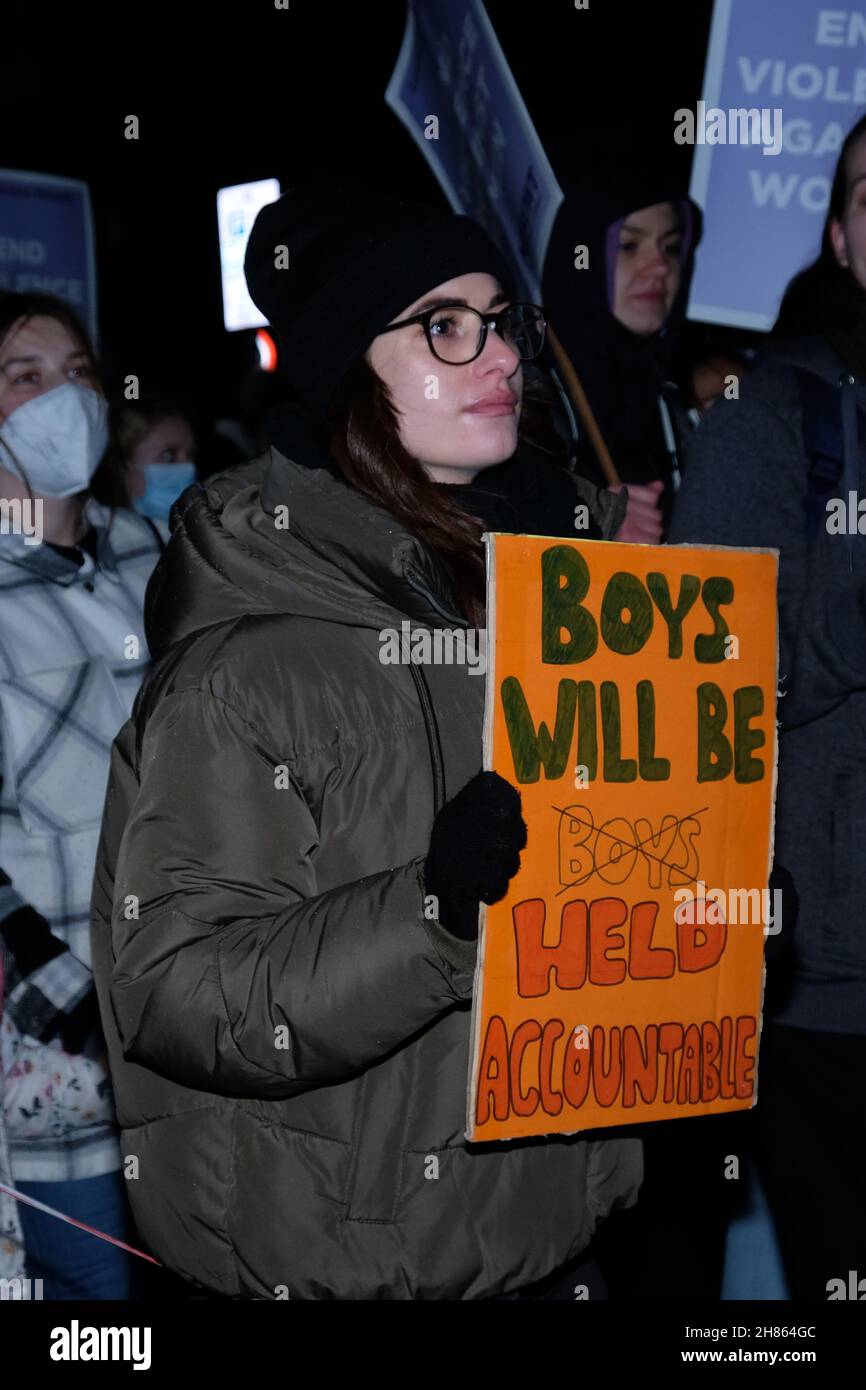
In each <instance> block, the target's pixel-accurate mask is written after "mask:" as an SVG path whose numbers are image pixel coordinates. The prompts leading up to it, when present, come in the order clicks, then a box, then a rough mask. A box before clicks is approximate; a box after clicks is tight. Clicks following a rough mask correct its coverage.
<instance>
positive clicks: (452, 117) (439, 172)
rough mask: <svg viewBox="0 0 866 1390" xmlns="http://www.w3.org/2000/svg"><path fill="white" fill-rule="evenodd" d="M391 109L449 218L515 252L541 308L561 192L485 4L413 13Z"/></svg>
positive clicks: (465, 1) (474, 1)
mask: <svg viewBox="0 0 866 1390" xmlns="http://www.w3.org/2000/svg"><path fill="white" fill-rule="evenodd" d="M385 100H386V102H387V103H388V105H389V106H390V107H391V109H392V110H393V111H395V112H396V114H397V115H398V116H399V117H400V119H401V120H402V122H403V124H404V125H405V126H406V128H407V130H408V131H409V133H410V134H411V136H412V138H413V139H414V140H415V142H416V144H417V145H418V147H419V149H420V150H421V151H422V153H423V155H424V158H425V159H426V160H427V162H428V164H429V165H430V167H431V169H432V170H433V172H434V174H435V175H436V178H437V179H438V180H439V183H440V185H441V187H442V190H443V192H444V193H445V196H446V197H447V198H448V201H449V203H450V204H451V207H452V208H453V210H454V211H455V212H460V213H467V214H468V215H469V216H471V217H474V218H476V220H477V221H478V222H480V223H481V224H482V226H483V227H485V228H486V229H487V231H488V232H489V233H490V235H491V236H492V237H493V239H494V240H495V241H496V242H497V243H498V245H499V246H500V247H501V248H502V250H503V251H504V252H506V253H510V255H511V259H512V261H513V262H514V265H515V267H516V269H517V272H518V275H519V277H520V280H521V281H522V283H523V289H524V291H525V292H526V293H528V294H529V295H530V297H531V298H533V299H538V298H539V297H540V293H541V290H540V278H541V267H542V265H543V262H544V253H545V251H546V249H547V243H548V241H549V239H550V230H551V227H552V226H553V219H554V217H555V215H556V210H557V208H558V207H559V204H560V203H561V201H562V190H561V188H560V187H559V184H558V183H557V181H556V178H555V176H554V173H553V170H552V168H551V166H550V163H549V161H548V159H547V156H546V154H545V153H544V148H543V146H542V144H541V141H540V140H539V138H538V135H537V133H536V131H535V127H534V126H533V124H532V120H531V118H530V116H529V112H528V111H527V109H526V107H525V105H524V103H523V98H522V97H521V95H520V92H519V91H518V89H517V85H516V83H515V81H514V78H513V76H512V74H511V70H510V68H509V66H508V63H507V61H506V58H505V54H504V53H503V51H502V48H501V46H500V44H499V40H498V39H497V37H496V34H495V33H494V30H493V26H492V25H491V23H490V20H489V19H488V17H487V12H486V11H485V9H484V6H483V5H482V4H481V3H480V0H424V3H423V4H422V5H417V6H416V5H414V4H410V6H409V10H408V15H407V20H406V31H405V33H404V36H403V44H402V47H401V49H400V54H399V56H398V58H397V63H396V65H395V67H394V72H393V74H392V76H391V80H390V82H389V84H388V89H387V91H386V93H385Z"/></svg>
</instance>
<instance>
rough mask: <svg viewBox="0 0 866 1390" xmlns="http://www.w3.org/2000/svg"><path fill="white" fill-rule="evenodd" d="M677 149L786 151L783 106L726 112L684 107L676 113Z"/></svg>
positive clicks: (703, 105) (703, 104) (701, 106)
mask: <svg viewBox="0 0 866 1390" xmlns="http://www.w3.org/2000/svg"><path fill="white" fill-rule="evenodd" d="M674 141H675V143H676V144H677V145H760V146H761V147H762V153H763V154H780V153H781V150H782V108H781V106H773V107H769V106H761V107H757V106H750V107H745V106H736V107H731V108H730V109H729V110H727V111H725V110H724V109H723V108H722V107H720V106H710V107H707V103H706V102H705V101H699V102H698V104H697V107H696V109H695V110H694V111H692V110H690V109H689V107H687V106H681V107H680V108H679V110H678V111H675V112H674Z"/></svg>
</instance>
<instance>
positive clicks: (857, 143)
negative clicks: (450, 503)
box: [670, 117, 866, 1299]
mask: <svg viewBox="0 0 866 1390" xmlns="http://www.w3.org/2000/svg"><path fill="white" fill-rule="evenodd" d="M864 469H866V117H864V118H862V119H861V120H860V121H858V123H857V124H856V125H855V126H854V127H853V129H852V130H851V131H850V133H849V135H848V137H847V139H846V140H845V143H844V145H843V147H842V151H841V154H840V157H839V162H838V165H837V168H836V173H835V177H834V180H833V184H832V188H831V193H830V204H829V208H828V211H827V218H826V222H825V225H824V233H823V241H822V245H821V252H820V255H819V256H818V258H817V260H816V261H815V262H814V263H813V264H812V265H811V266H810V267H809V268H808V269H807V270H805V271H803V272H801V274H800V275H798V276H797V277H795V279H794V280H793V281H792V282H791V284H790V285H789V287H788V289H787V292H786V294H785V297H784V300H783V302H782V306H781V309H780V312H779V318H778V321H777V323H776V326H775V328H774V331H773V335H772V340H771V342H770V344H769V346H768V348H767V349H766V350H765V352H764V353H763V354H762V356H761V358H760V359H759V362H758V366H757V368H756V369H755V371H754V372H753V373H752V374H750V375H749V377H748V378H747V379H746V381H745V382H744V384H743V387H742V390H741V392H740V398H739V400H737V401H722V402H720V403H719V404H718V405H716V406H715V407H714V408H713V410H712V411H711V412H710V413H709V415H708V416H707V418H706V420H705V422H704V423H703V424H702V425H701V428H700V430H699V431H698V433H697V434H696V436H695V439H694V444H693V447H692V449H691V451H690V454H689V464H688V471H687V473H686V475H685V483H684V486H683V489H682V492H681V494H680V497H679V498H678V502H677V508H676V513H675V516H674V520H673V525H672V528H671V537H670V538H671V540H677V541H698V542H702V543H708V544H711V545H739V546H771V547H775V548H777V549H778V551H779V581H778V601H779V676H780V687H781V699H780V701H779V711H778V712H779V721H780V739H779V774H778V792H777V798H776V853H777V856H778V858H779V859H781V860H782V861H783V862H784V863H785V864H786V865H787V866H788V868H789V869H790V871H791V876H792V878H793V889H794V890H795V891H796V894H797V895H798V897H799V909H798V913H797V917H796V922H795V921H794V920H792V916H791V915H790V914H788V913H786V915H785V917H784V920H783V924H782V933H781V935H780V937H779V939H778V946H779V947H781V948H782V949H781V953H780V957H779V958H778V959H776V960H773V959H771V960H770V963H769V966H768V994H767V999H766V1003H765V1018H764V1027H763V1032H762V1037H761V1055H760V1065H759V1101H758V1106H757V1109H756V1118H757V1121H758V1126H759V1130H760V1134H761V1141H762V1150H763V1159H764V1162H763V1165H762V1173H763V1177H764V1181H765V1185H766V1188H767V1193H768V1196H769V1199H770V1203H771V1206H772V1207H773V1209H774V1212H775V1215H776V1217H777V1223H778V1230H779V1239H780V1244H781V1247H782V1253H783V1256H784V1258H785V1264H786V1269H787V1274H788V1278H789V1282H790V1286H791V1290H792V1294H793V1296H794V1297H795V1298H818V1299H827V1298H840V1297H841V1298H847V1297H855V1298H856V1297H858V1296H859V1297H862V1291H861V1292H860V1293H859V1295H858V1293H857V1292H854V1293H851V1292H849V1275H850V1274H851V1272H854V1273H855V1279H854V1283H855V1285H856V1280H857V1277H861V1276H862V1274H863V1271H864V1269H866V1217H864V1206H863V1199H862V1191H861V1187H862V1167H863V1137H862V1136H863V1132H864V1118H866V1116H864V1104H863V1087H862V1084H861V1081H860V1078H861V1076H862V1072H863V1067H864V1063H866V935H864V932H863V925H862V919H863V904H864V900H866V868H864V865H866V859H864V854H863V843H862V841H863V836H862V833H861V832H862V827H863V825H864V823H866V752H864V748H866V740H864V735H866V604H864V598H866V541H864V539H863V536H864V533H866V530H864V524H863V521H862V519H861V517H860V510H861V509H862V506H863V504H862V502H860V503H858V496H859V495H860V490H861V488H862V479H863V476H864ZM792 896H793V895H792ZM772 944H773V943H772V942H771V945H772ZM786 947H787V948H788V949H787V950H786V949H785V948H786ZM804 1125H806V1126H807V1127H808V1134H809V1136H810V1142H809V1143H804V1132H805V1131H804ZM857 1271H859V1275H858V1274H857V1273H856V1272H857Z"/></svg>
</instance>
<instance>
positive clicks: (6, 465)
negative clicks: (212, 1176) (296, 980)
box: [0, 293, 160, 1298]
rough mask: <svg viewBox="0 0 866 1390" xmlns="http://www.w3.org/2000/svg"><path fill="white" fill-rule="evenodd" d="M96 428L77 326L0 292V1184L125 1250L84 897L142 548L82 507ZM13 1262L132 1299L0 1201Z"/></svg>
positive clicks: (69, 1287)
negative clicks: (103, 1234)
mask: <svg viewBox="0 0 866 1390" xmlns="http://www.w3.org/2000/svg"><path fill="white" fill-rule="evenodd" d="M106 421H107V412H106V404H105V399H104V395H103V392H102V387H101V383H100V380H99V376H98V373H97V370H96V367H95V363H94V356H93V351H92V348H91V346H90V343H89V341H88V338H87V334H86V332H85V330H84V328H83V327H82V325H81V323H80V322H79V320H78V318H77V316H76V315H75V314H74V313H73V312H72V311H71V310H70V309H69V308H68V307H67V306H66V305H64V304H63V303H62V302H61V301H60V300H57V299H54V298H53V297H50V296H46V295H24V294H8V293H3V294H0V967H2V978H3V985H2V994H0V1079H2V1086H0V1091H2V1105H0V1180H2V1181H5V1182H7V1183H8V1182H9V1181H10V1174H11V1183H12V1184H13V1185H14V1186H15V1187H16V1188H18V1190H19V1191H21V1192H23V1193H25V1194H26V1195H29V1196H31V1197H34V1198H36V1199H38V1200H41V1201H43V1202H45V1203H46V1204H47V1205H49V1206H53V1207H56V1208H58V1209H59V1210H62V1211H64V1212H66V1213H67V1214H69V1215H71V1216H74V1217H77V1218H78V1219H79V1220H83V1221H85V1222H87V1223H88V1224H90V1225H93V1226H96V1227H98V1228H99V1229H101V1230H105V1231H107V1232H108V1233H109V1234H111V1235H115V1236H117V1237H120V1238H123V1236H124V1232H125V1230H126V1227H127V1220H128V1218H127V1208H126V1200H125V1187H124V1181H123V1177H122V1174H121V1171H120V1169H121V1155H120V1149H119V1143H118V1138H117V1132H116V1128H115V1120H114V1107H113V1100H112V1095H111V1088H110V1084H109V1078H108V1071H107V1067H106V1064H105V1059H104V1053H103V1041H102V1036H101V1032H100V1028H99V1014H98V1009H97V1007H96V1001H95V995H94V992H93V983H92V976H91V973H90V941H89V904H90V888H91V880H92V876H93V865H94V861H95V856H96V847H97V842H98V838H99V826H100V821H101V816H102V803H103V799H104V796H105V785H106V777H107V770H108V758H109V750H110V747H111V743H112V740H113V738H114V736H115V734H116V733H117V730H118V728H119V727H120V725H121V724H122V723H123V721H124V719H125V718H126V716H127V715H128V713H129V711H130V709H131V707H132V701H133V698H134V696H135V693H136V691H137V689H138V686H139V683H140V681H141V678H142V676H143V674H144V671H145V669H146V667H147V664H148V652H147V647H146V643H145V638H144V629H143V618H142V609H143V599H144V590H145V587H146V584H147V580H148V578H149V575H150V572H151V570H152V569H153V566H154V564H155V562H156V560H157V558H158V555H159V551H160V539H159V536H158V535H157V534H156V531H155V529H154V527H153V526H152V524H151V523H150V522H149V521H148V520H147V519H146V518H144V517H140V516H137V515H136V514H135V513H133V512H131V511H122V510H116V511H115V510H112V509H110V508H107V507H104V506H102V505H100V504H98V503H96V502H95V501H94V500H93V499H92V498H91V497H89V495H88V488H89V485H90V481H91V478H92V476H93V473H94V471H95V469H96V467H97V465H98V463H99V461H100V458H101V457H102V454H103V452H104V450H105V445H106V440H107V423H106ZM4 1159H5V1166H6V1169H7V1171H6V1172H5V1173H4V1172H3V1171H2V1169H3V1166H4ZM22 1229H23V1254H22V1239H21V1238H22ZM4 1237H5V1238H6V1239H5V1240H4ZM4 1261H5V1262H6V1263H5V1264H4ZM25 1264H26V1273H27V1274H28V1275H29V1276H30V1277H31V1278H41V1279H42V1280H43V1296H44V1297H46V1298H125V1297H129V1295H130V1279H129V1272H128V1264H129V1257H128V1256H126V1255H124V1254H123V1252H121V1251H119V1250H118V1249H117V1248H116V1247H114V1246H112V1245H110V1244H108V1243H107V1242H104V1241H99V1240H97V1239H95V1238H94V1237H93V1236H90V1235H88V1234H86V1233H84V1232H80V1231H78V1230H77V1229H75V1228H74V1227H70V1226H69V1225H67V1224H65V1223H61V1222H59V1221H57V1220H56V1218H52V1217H49V1216H47V1215H45V1214H43V1213H41V1212H39V1211H36V1210H35V1209H34V1208H31V1207H28V1206H27V1205H26V1204H23V1203H21V1204H19V1203H16V1202H14V1200H13V1199H11V1198H9V1197H3V1196H0V1274H6V1272H7V1265H8V1266H11V1267H12V1268H13V1271H14V1272H23V1271H22V1265H25Z"/></svg>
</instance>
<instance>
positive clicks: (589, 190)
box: [543, 150, 703, 458]
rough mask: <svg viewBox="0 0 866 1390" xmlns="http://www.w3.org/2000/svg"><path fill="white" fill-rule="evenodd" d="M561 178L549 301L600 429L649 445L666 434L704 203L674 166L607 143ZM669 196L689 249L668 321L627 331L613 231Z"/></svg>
mask: <svg viewBox="0 0 866 1390" xmlns="http://www.w3.org/2000/svg"><path fill="white" fill-rule="evenodd" d="M572 159H573V157H572ZM560 183H561V184H562V188H563V193H564V195H565V196H564V199H563V202H562V204H561V205H560V207H559V210H558V212H557V216H556V221H555V222H554V226H553V231H552V234H551V238H550V243H549V246H548V249H547V253H546V256H545V262H544V276H543V294H544V304H545V308H546V309H547V311H548V313H549V315H550V319H551V322H552V324H553V326H554V328H555V329H556V331H557V333H558V335H559V337H560V339H561V341H562V344H563V347H564V348H565V350H566V352H567V353H568V355H569V357H570V358H571V360H572V363H573V364H574V367H575V370H576V371H577V374H578V376H579V377H580V379H581V381H582V383H583V386H584V389H585V390H586V393H587V395H588V397H589V400H590V404H591V405H592V408H593V411H594V412H595V415H596V418H597V419H598V422H599V425H600V427H601V429H602V433H604V434H606V435H608V436H612V437H613V438H617V437H624V438H628V439H632V440H634V441H636V442H638V443H642V444H645V443H646V442H647V441H648V440H652V439H655V437H656V436H659V442H660V441H661V436H660V424H659V417H658V406H657V397H658V394H659V392H660V390H661V388H662V386H663V383H664V381H665V379H666V377H667V374H668V371H669V368H670V363H671V359H672V357H673V354H674V351H675V348H676V344H677V339H678V337H679V334H680V330H681V328H682V324H683V320H684V318H685V314H686V308H687V305H688V298H689V290H690V287H691V281H692V275H693V272H694V262H695V250H696V248H697V245H698V243H699V241H700V238H701V232H702V227H703V223H702V215H701V210H700V208H699V207H698V205H697V204H696V203H694V202H692V200H691V199H690V198H689V197H687V195H686V190H687V184H686V182H685V180H684V178H683V173H682V170H680V169H679V168H677V167H676V166H671V167H667V166H664V165H660V166H649V167H647V166H646V165H645V164H642V165H637V164H635V163H634V162H633V156H632V157H631V158H622V159H620V158H613V157H612V155H611V152H610V151H609V150H605V152H604V156H603V157H602V158H599V159H596V160H595V161H592V160H588V161H587V162H586V164H585V165H584V166H583V168H582V170H581V173H580V175H569V174H568V173H566V174H565V175H564V176H560ZM662 202H673V203H676V204H677V205H678V206H679V208H680V211H681V215H682V221H683V232H684V252H685V254H684V257H683V261H682V266H681V270H680V284H679V288H678V290H677V293H676V296H675V298H674V302H673V304H672V306H671V311H670V313H669V315H668V318H667V321H666V323H665V326H664V328H663V329H662V330H661V332H659V333H655V334H652V335H651V336H648V337H643V336H640V335H638V334H636V333H632V332H630V331H629V329H627V328H625V327H624V325H623V324H621V323H620V322H619V320H618V319H617V318H615V317H614V315H613V313H612V311H611V303H610V297H611V296H610V284H611V279H612V275H611V271H612V266H611V263H610V261H611V256H612V255H613V254H615V253H614V250H613V247H612V246H611V229H612V228H613V227H615V224H616V223H618V222H619V221H620V219H622V218H624V217H627V216H628V215H629V214H630V213H633V212H636V211H637V210H638V209H640V208H645V207H651V206H653V205H654V204H655V203H662ZM577 246H586V248H587V252H588V264H587V266H586V268H585V269H582V270H576V269H575V265H574V261H575V247H577ZM608 443H610V438H608ZM614 457H615V458H616V452H615V450H614Z"/></svg>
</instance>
